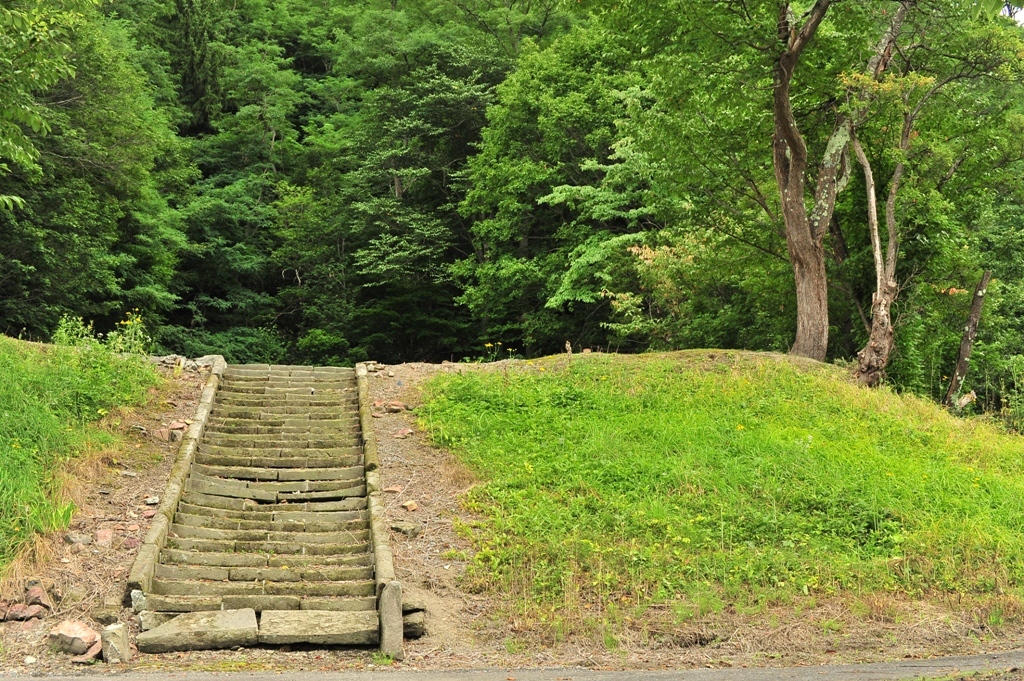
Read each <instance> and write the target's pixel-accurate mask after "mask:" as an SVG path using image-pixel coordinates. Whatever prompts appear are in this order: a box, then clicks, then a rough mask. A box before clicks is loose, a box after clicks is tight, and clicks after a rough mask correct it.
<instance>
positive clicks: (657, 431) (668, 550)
mask: <svg viewBox="0 0 1024 681" xmlns="http://www.w3.org/2000/svg"><path fill="white" fill-rule="evenodd" d="M421 416H422V422H423V424H424V426H425V427H426V428H427V429H428V431H429V432H430V433H431V435H432V437H433V439H434V441H435V443H436V444H438V445H440V446H444V447H447V448H449V449H451V450H452V451H453V452H454V453H455V454H456V455H457V456H458V457H459V458H460V459H461V460H462V461H463V462H464V463H465V464H467V465H468V466H469V467H470V468H471V469H472V470H473V471H474V472H475V473H476V474H477V475H479V476H480V478H481V479H482V480H484V481H485V484H483V485H481V486H478V487H476V488H475V489H474V490H472V491H471V492H470V493H469V494H468V495H467V497H466V499H465V504H466V505H467V506H468V507H469V508H470V509H471V510H475V511H477V512H479V513H480V514H481V515H482V516H483V517H484V518H485V520H484V521H482V522H480V523H477V524H475V525H473V526H467V527H464V528H463V530H464V531H465V532H466V533H467V534H468V535H469V536H470V537H471V538H472V540H473V541H474V543H475V547H476V549H477V552H476V555H475V557H474V559H473V563H472V565H471V568H470V571H469V579H470V580H471V581H473V582H474V583H476V584H477V585H478V586H479V587H481V588H490V589H495V590H500V591H502V592H504V593H509V594H512V595H513V596H514V597H515V598H516V599H517V601H518V602H519V603H520V604H523V605H525V606H528V607H529V608H532V609H533V611H534V613H535V614H538V616H539V617H540V618H541V619H544V618H551V619H552V620H553V621H554V624H553V626H554V628H555V630H556V633H557V629H558V628H559V627H560V626H563V624H560V623H559V622H563V621H564V619H565V618H566V617H570V616H574V617H577V618H579V617H582V618H583V619H584V620H586V619H587V618H588V617H590V615H588V613H594V618H598V619H600V620H601V621H603V622H609V621H618V620H622V619H628V618H629V617H631V616H637V615H638V614H642V612H643V611H644V609H645V608H648V607H650V606H652V605H655V604H661V605H665V604H668V605H670V607H671V610H672V612H673V613H674V616H675V618H676V619H677V620H678V621H686V620H688V619H690V618H693V617H695V616H698V615H700V614H703V613H708V612H712V613H713V612H718V611H721V610H722V609H723V608H725V607H730V608H732V609H733V610H735V611H744V609H746V610H748V611H751V612H754V611H758V609H763V608H765V607H770V606H773V605H779V604H785V603H792V602H796V601H802V600H806V599H807V598H808V597H811V598H813V597H815V596H818V597H820V596H833V595H839V596H847V597H852V598H861V597H864V596H865V595H869V594H874V593H877V594H887V595H891V596H897V597H910V598H917V597H921V596H925V595H950V594H953V595H956V596H957V597H959V596H960V595H963V596H968V597H971V598H973V597H977V598H988V597H990V596H995V595H1004V594H1005V595H1006V596H1010V597H1012V596H1013V595H1014V594H1016V595H1020V594H1021V593H1022V589H1021V587H1022V586H1024V439H1022V438H1021V437H1020V436H1016V435H1010V434H1007V433H1006V432H1004V431H1003V430H1002V429H1001V428H1000V427H999V426H997V425H996V424H994V423H991V422H989V421H986V420H983V419H972V420H965V419H957V418H954V417H952V416H951V415H949V414H948V413H946V412H944V411H943V410H941V409H940V408H939V407H937V406H935V405H934V404H932V403H929V402H926V401H924V400H920V399H917V398H913V397H907V396H900V395H896V394H894V393H892V392H890V391H888V390H866V389H862V388H859V387H857V386H856V385H853V384H852V383H851V382H850V381H849V380H847V377H846V375H845V373H844V372H842V371H841V370H838V369H837V368H835V367H829V366H825V365H816V364H808V363H801V364H797V363H794V361H792V360H790V359H788V358H784V357H780V356H770V355H753V354H750V353H726V352H710V353H709V352H704V351H692V352H685V353H672V354H660V355H644V356H628V357H626V356H615V355H587V356H579V355H577V356H573V357H571V358H566V357H563V358H560V359H551V360H547V361H543V362H538V363H535V364H531V363H515V364H509V365H508V366H507V367H506V368H505V369H503V370H500V371H498V370H492V371H464V372H462V373H457V374H444V375H440V376H438V377H436V378H434V379H432V380H431V382H430V383H429V384H428V385H427V404H426V406H425V407H424V408H423V410H422V413H421ZM570 613H571V614H572V615H570ZM598 613H600V614H599V615H598ZM595 621H596V619H595ZM598 624H599V623H598Z"/></svg>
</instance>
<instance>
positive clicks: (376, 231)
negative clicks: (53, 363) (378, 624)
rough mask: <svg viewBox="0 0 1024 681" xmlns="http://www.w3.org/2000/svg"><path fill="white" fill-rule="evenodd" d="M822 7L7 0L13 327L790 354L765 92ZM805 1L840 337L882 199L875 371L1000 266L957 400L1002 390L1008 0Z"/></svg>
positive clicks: (1012, 33) (953, 328)
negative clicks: (880, 348)
mask: <svg viewBox="0 0 1024 681" xmlns="http://www.w3.org/2000/svg"><path fill="white" fill-rule="evenodd" d="M808 4H809V3H794V4H793V5H794V6H793V8H792V10H793V11H792V12H791V13H790V14H791V15H792V17H790V14H787V13H782V14H781V15H780V13H779V4H778V3H777V2H776V1H775V0H771V1H768V0H753V1H752V2H748V3H745V4H744V7H745V8H746V14H743V15H742V16H741V14H739V13H736V12H734V11H732V9H731V5H730V3H697V4H696V5H695V6H694V7H693V8H691V9H690V11H687V12H680V11H678V8H677V7H676V5H675V4H673V3H664V2H660V1H651V2H620V1H618V0H616V1H615V2H611V1H607V2H606V1H604V0H586V1H584V2H575V1H574V2H566V1H564V0H541V1H539V2H536V1H534V2H521V1H520V0H501V1H499V0H459V1H458V2H455V1H454V0H356V1H352V2H344V3H330V2H326V3H325V2H309V1H308V0H240V1H238V2H235V1H232V2H225V1H222V0H109V1H105V2H93V1H92V0H41V1H38V2H37V1H36V0H10V1H9V2H7V3H5V4H4V8H3V9H0V63H7V62H5V61H3V60H9V61H10V63H11V64H12V65H13V66H15V67H16V68H14V69H6V70H5V71H4V73H2V74H0V233H2V234H3V237H4V238H3V239H0V260H2V262H3V263H4V267H3V270H2V271H0V332H4V333H7V334H10V335H18V334H22V335H23V336H24V337H29V338H33V339H36V340H45V339H48V338H49V337H50V336H51V335H52V334H53V332H54V331H55V329H56V328H57V324H58V322H59V319H60V318H61V317H62V316H63V315H64V314H72V315H75V316H84V317H86V318H88V319H93V320H96V323H97V328H99V329H101V330H109V329H112V328H113V327H114V325H115V323H116V320H117V319H119V318H120V314H121V311H122V310H125V309H131V308H136V307H137V308H139V309H141V310H142V311H143V313H144V314H145V315H146V317H147V319H148V320H150V321H151V323H152V329H153V335H154V338H155V339H156V340H157V342H158V344H159V347H160V348H161V349H163V350H167V351H176V352H182V353H186V354H189V355H201V354H206V353H209V352H219V353H222V354H224V355H225V356H227V358H228V359H229V361H261V362H262V361H283V360H287V361H292V362H301V363H320V364H325V363H326V364H351V363H353V362H356V361H359V360H361V359H365V358H368V357H369V358H373V359H377V360H381V361H386V362H395V361H402V360H419V359H426V360H434V361H437V360H441V359H452V358H455V359H457V358H460V357H466V356H472V355H475V354H478V353H479V348H480V347H481V346H482V345H484V344H485V343H488V342H490V343H496V342H498V341H501V342H503V343H504V347H506V348H509V347H511V348H514V349H515V350H516V352H518V353H519V354H521V355H524V356H539V355H543V354H545V353H550V352H556V351H559V350H560V349H561V348H563V347H564V344H565V342H566V341H567V340H568V341H571V342H572V343H573V345H574V346H576V347H580V346H582V347H602V348H612V349H620V350H623V351H642V350H647V349H655V350H668V349H678V348H694V347H724V348H743V349H751V350H776V351H786V350H788V349H789V348H790V347H791V346H792V345H793V343H794V338H795V336H796V333H797V324H796V317H797V309H798V306H799V305H800V304H801V303H800V299H799V297H798V296H797V295H796V288H795V286H794V270H793V264H792V261H793V255H792V253H790V251H789V248H790V247H791V246H792V245H793V244H792V243H791V240H787V237H786V231H787V229H789V228H790V226H791V225H790V222H791V220H790V218H788V217H786V215H787V214H788V213H789V212H791V211H783V210H782V206H781V198H780V197H781V194H780V192H779V189H778V186H777V174H776V172H775V170H776V169H775V168H774V165H775V161H774V160H773V155H772V144H773V139H781V138H780V137H779V136H778V135H777V134H776V132H777V131H776V130H775V129H774V127H773V124H774V122H775V121H773V110H774V109H773V105H772V99H771V98H772V91H773V89H772V87H771V84H772V83H773V82H774V81H773V77H774V76H773V73H775V71H774V70H773V69H775V67H776V66H777V64H778V63H780V62H779V59H782V56H781V55H782V53H783V52H785V50H786V49H788V48H787V47H786V44H784V42H783V41H780V39H779V35H781V34H786V35H790V36H796V35H799V34H800V31H798V30H796V27H795V26H794V27H792V28H793V30H792V31H790V30H788V29H787V30H784V31H782V32H781V33H780V26H779V25H778V23H779V21H780V16H781V17H783V19H782V21H784V22H786V21H790V19H792V20H793V21H798V22H800V21H805V20H806V15H804V10H805V9H806V7H804V5H808ZM814 5H815V6H828V5H831V7H830V9H828V11H827V14H826V15H825V16H824V19H823V21H822V22H821V23H820V26H819V27H818V28H817V32H816V33H815V34H814V35H813V37H812V38H811V39H810V41H809V42H808V43H807V44H806V45H805V46H804V48H802V50H803V51H802V52H801V54H800V56H799V63H798V64H797V65H796V74H797V75H796V78H795V80H794V81H793V83H792V93H791V101H792V103H793V116H794V120H795V123H796V125H797V128H798V131H799V133H800V135H801V139H803V140H804V142H805V143H806V147H807V153H808V154H809V157H810V158H811V159H812V161H814V162H812V163H811V164H810V166H808V171H807V173H806V176H807V186H806V188H805V189H806V191H805V198H806V200H807V201H808V202H811V201H818V202H819V203H820V200H819V199H820V197H819V194H820V192H818V191H817V190H816V189H815V186H816V185H815V184H814V183H815V182H818V180H819V178H823V177H826V178H827V177H831V176H830V175H828V172H827V170H828V168H827V167H825V166H820V167H819V165H816V164H815V163H816V159H819V158H824V157H825V156H828V155H827V154H825V151H826V150H828V149H832V150H833V151H837V153H836V154H832V156H831V158H832V159H833V161H835V163H838V165H835V163H834V164H833V166H832V167H833V169H835V170H837V172H838V173H839V174H838V176H837V177H836V178H834V181H832V180H829V181H824V180H822V181H823V182H825V184H824V185H823V187H825V188H828V187H835V188H837V189H839V190H841V191H839V193H838V194H837V195H836V196H835V197H834V199H835V200H834V206H832V207H831V208H829V209H828V210H824V208H823V210H824V212H822V211H818V210H817V209H816V210H815V211H812V213H813V214H812V215H811V218H815V216H818V218H821V217H822V216H824V215H826V214H827V215H828V216H829V217H830V219H828V220H827V221H826V222H827V224H825V222H822V223H821V224H818V225H817V227H816V233H815V235H814V239H817V240H818V242H820V243H819V244H818V246H815V247H813V248H811V249H810V250H811V252H812V255H813V256H814V258H815V259H817V260H820V261H821V263H820V264H821V269H822V271H823V273H824V274H823V277H824V281H823V282H819V283H822V284H824V283H827V285H828V291H827V296H825V297H824V299H823V300H824V301H825V302H826V303H827V308H828V309H827V310H825V309H822V310H819V312H821V313H822V314H823V315H824V316H827V318H828V319H827V324H825V326H824V328H825V330H826V331H827V332H828V335H829V338H828V345H827V353H828V357H829V358H834V359H851V358H853V357H855V356H856V354H857V352H858V350H859V349H860V348H862V347H864V346H865V342H866V339H867V337H868V332H869V329H870V328H871V326H872V324H873V323H874V321H875V320H876V319H879V318H881V316H882V315H877V314H874V313H873V311H872V300H873V298H874V296H875V293H876V288H877V287H878V284H879V276H878V273H877V271H876V262H875V260H876V259H877V258H878V257H881V254H882V253H883V252H884V251H885V247H886V246H887V245H888V243H889V241H890V237H889V229H888V227H889V225H888V223H887V221H888V219H889V217H890V213H891V217H892V224H891V227H892V234H893V235H894V239H892V242H893V244H894V245H895V243H896V240H898V241H899V248H894V255H893V259H894V260H893V262H892V267H893V271H892V277H891V280H892V281H891V282H889V283H891V284H892V285H893V286H895V287H896V288H895V289H890V293H891V292H892V291H896V293H897V294H898V295H896V299H895V303H894V305H893V306H892V310H891V312H892V315H891V316H892V319H893V320H894V325H895V350H894V352H893V353H892V356H891V361H890V364H889V367H888V380H889V382H890V383H891V384H892V385H894V386H896V387H898V388H900V389H904V390H910V391H914V392H917V393H919V394H928V395H932V396H940V395H942V394H943V392H944V391H945V389H946V387H947V386H948V384H949V380H950V375H951V373H952V371H953V366H954V363H955V360H956V352H957V348H958V345H959V341H960V333H961V329H962V328H963V325H964V320H965V318H966V315H967V310H968V307H969V305H970V302H971V298H972V295H971V294H972V292H973V288H974V286H975V285H976V283H977V282H978V281H979V280H980V278H981V275H982V272H983V271H984V270H987V269H990V270H992V271H993V272H994V281H993V283H992V285H991V286H990V290H989V296H988V302H987V303H986V309H985V311H984V317H983V322H982V325H981V334H980V336H979V339H978V342H977V346H976V348H975V356H974V360H973V369H972V371H971V374H970V376H969V377H968V382H967V385H966V386H965V389H964V392H968V391H969V390H971V389H974V390H975V391H976V392H977V393H978V396H979V398H980V401H981V404H982V405H983V406H984V407H986V408H988V409H991V410H993V411H995V410H1002V409H1006V408H1016V405H1019V404H1020V403H1021V402H1022V400H1021V397H1020V390H1019V388H1018V384H1019V381H1020V378H1019V377H1020V376H1021V375H1022V372H1024V353H1022V351H1021V347H1022V344H1024V322H1022V321H1021V320H1022V319H1024V314H1021V310H1022V308H1024V293H1022V289H1021V286H1020V284H1019V283H1018V282H1019V281H1021V280H1022V276H1021V274H1022V272H1024V260H1022V258H1021V253H1022V252H1024V250H1022V249H1021V248H1020V247H1019V245H1020V244H1019V243H1018V242H1019V241H1020V235H1021V233H1022V225H1024V220H1022V213H1021V206H1022V205H1024V181H1022V179H1021V178H1024V172H1021V169H1022V164H1024V151H1022V149H1021V146H1020V139H1021V134H1020V133H1021V131H1022V128H1024V104H1022V102H1024V90H1022V88H1024V78H1022V75H1024V60H1022V57H1021V55H1024V28H1022V27H1020V26H1018V25H1017V24H1016V23H1015V22H1014V21H1012V20H1010V19H1009V18H1007V17H1005V16H1003V17H1000V16H998V10H999V9H1000V8H1001V7H1003V6H1004V5H1005V3H1003V2H999V1H997V0H984V1H981V2H959V1H954V0H935V2H929V3H908V2H905V1H903V0H884V1H883V0H852V1H849V2H842V3H814ZM787 17H790V18H787ZM895 17H902V19H900V23H899V25H898V26H895V29H896V30H894V31H892V32H891V33H887V30H888V29H889V28H891V27H893V24H892V22H894V21H896V19H895ZM782 28H786V27H782ZM43 29H45V30H43ZM890 34H891V35H892V36H894V37H893V40H895V41H896V42H895V44H893V45H890V47H891V48H892V49H888V50H887V49H883V50H882V53H881V55H882V56H883V57H884V59H883V61H882V62H878V61H875V62H872V61H871V60H872V59H873V57H877V56H878V55H874V53H873V51H874V50H876V49H877V46H878V45H879V40H880V39H881V38H882V37H883V36H884V35H890ZM869 63H874V64H875V71H874V72H872V73H870V74H868V75H865V74H867V73H868V71H869V70H870V69H868V64H869ZM837 131H845V132H843V134H841V135H840V136H839V137H836V135H837V134H838V133H837ZM854 132H855V133H856V135H853V133H854ZM854 137H855V138H856V142H857V145H859V146H860V147H862V149H863V151H864V159H863V162H860V161H859V160H858V157H857V156H856V154H855V153H854V144H853V141H854ZM792 143H793V144H797V142H796V141H793V142H792ZM787 144H788V142H787ZM797 146H799V145H798V144H797ZM783 157H785V155H783ZM823 162H824V161H823ZM867 168H870V169H873V177H874V178H875V179H874V182H875V185H876V187H875V189H876V191H875V193H874V196H875V198H876V199H877V201H876V203H877V208H878V213H879V216H880V217H879V220H880V221H881V222H882V223H883V224H882V226H881V228H880V231H881V236H880V240H879V243H878V244H877V248H875V244H873V239H872V236H871V230H870V229H869V216H870V214H871V213H870V211H869V210H868V203H869V198H868V181H867V175H866V174H865V169H867ZM801 177H803V174H801ZM830 183H831V184H830ZM823 191H824V190H823ZM829 191H831V190H829ZM829 191H826V192H825V194H826V195H831V194H830V193H829ZM890 199H891V201H890ZM826 203H827V201H826ZM890 204H891V206H890ZM826 208H828V207H827V206H826ZM890 208H891V211H890V210H889V209H890ZM829 211H831V212H829ZM815 219H817V218H815ZM787 221H789V222H787ZM883 269H884V268H883ZM882 279H885V280H886V281H889V279H890V277H888V275H886V277H882Z"/></svg>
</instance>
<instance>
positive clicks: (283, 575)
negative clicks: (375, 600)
mask: <svg viewBox="0 0 1024 681" xmlns="http://www.w3.org/2000/svg"><path fill="white" fill-rule="evenodd" d="M155 576H156V577H157V578H158V579H166V580H175V581H204V580H208V581H225V582H227V581H230V582H303V581H305V582H353V581H365V580H372V579H373V568H372V567H368V566H350V567H318V568H307V567H301V566H300V567H292V566H288V567H270V566H250V567H246V566H243V567H227V566H213V565H163V564H161V565H157V566H156V573H155Z"/></svg>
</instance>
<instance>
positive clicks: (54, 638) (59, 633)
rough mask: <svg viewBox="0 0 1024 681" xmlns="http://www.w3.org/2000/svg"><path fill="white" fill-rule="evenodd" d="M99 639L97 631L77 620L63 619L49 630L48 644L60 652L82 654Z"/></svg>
mask: <svg viewBox="0 0 1024 681" xmlns="http://www.w3.org/2000/svg"><path fill="white" fill-rule="evenodd" d="M99 641H100V634H99V632H97V631H96V630H95V629H93V628H92V627H90V626H89V625H88V624H86V623H85V622H79V621H77V620H64V621H63V622H61V623H60V624H58V625H57V626H55V627H54V628H53V629H51V630H50V645H51V646H52V647H54V648H55V649H57V650H59V651H60V652H62V653H69V654H71V655H84V654H85V653H86V652H88V651H89V649H90V648H92V647H93V646H94V645H96V644H97V643H99Z"/></svg>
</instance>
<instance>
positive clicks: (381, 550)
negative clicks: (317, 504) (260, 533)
mask: <svg viewBox="0 0 1024 681" xmlns="http://www.w3.org/2000/svg"><path fill="white" fill-rule="evenodd" d="M368 373H369V372H368V371H367V369H366V365H365V364H363V363H359V364H356V383H357V385H358V388H359V421H360V426H361V430H362V431H363V464H364V466H365V467H366V505H367V508H368V510H369V511H370V545H371V546H372V547H373V564H374V579H375V580H376V583H377V614H378V616H379V617H380V631H381V638H380V641H381V648H380V649H381V652H383V653H384V654H386V655H390V656H391V657H393V658H394V659H396V660H401V659H402V658H403V657H404V651H403V650H402V638H401V633H399V634H398V638H397V643H396V640H395V634H394V628H395V624H394V610H395V608H394V607H388V605H389V603H390V602H391V601H393V600H394V596H393V593H392V592H397V594H398V596H397V598H398V609H397V612H398V620H397V621H398V625H397V626H398V631H399V632H401V630H402V625H401V622H402V606H401V601H402V597H401V594H402V587H401V584H400V583H399V582H398V580H396V579H395V559H394V555H393V554H392V552H391V540H390V534H389V531H388V526H387V522H386V520H385V518H384V501H383V500H382V499H381V483H380V470H379V469H380V455H379V453H378V452H377V436H376V435H375V434H374V432H373V417H372V416H371V415H370V408H371V403H370V384H369V377H368V375H367V374H368ZM386 591H387V593H388V596H390V597H385V592H386ZM392 605H393V604H392ZM385 634H388V635H387V636H385Z"/></svg>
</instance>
